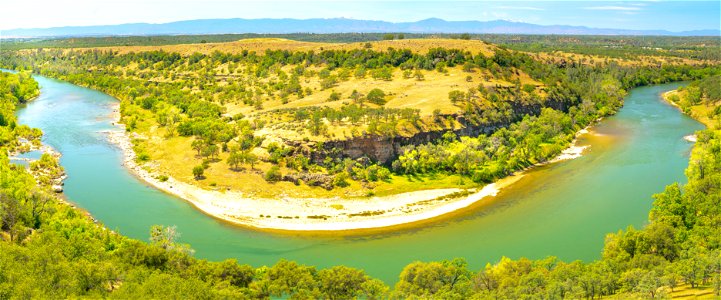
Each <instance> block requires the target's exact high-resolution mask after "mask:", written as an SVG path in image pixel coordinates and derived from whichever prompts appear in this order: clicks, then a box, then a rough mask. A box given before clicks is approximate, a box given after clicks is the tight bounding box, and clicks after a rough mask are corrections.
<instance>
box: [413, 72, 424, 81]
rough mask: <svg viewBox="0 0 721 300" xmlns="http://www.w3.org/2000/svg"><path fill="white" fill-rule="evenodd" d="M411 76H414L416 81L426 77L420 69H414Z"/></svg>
mask: <svg viewBox="0 0 721 300" xmlns="http://www.w3.org/2000/svg"><path fill="white" fill-rule="evenodd" d="M413 77H415V78H416V80H417V81H423V80H424V79H426V77H425V76H424V75H423V72H421V70H420V69H416V71H415V72H414V73H413Z"/></svg>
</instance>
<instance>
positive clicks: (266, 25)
mask: <svg viewBox="0 0 721 300" xmlns="http://www.w3.org/2000/svg"><path fill="white" fill-rule="evenodd" d="M352 32H365V33H378V32H404V33H506V34H577V35H668V36H719V35H721V30H718V29H709V30H693V31H679V32H673V31H667V30H630V29H608V28H590V27H584V26H567V25H536V24H529V23H521V22H511V21H503V20H496V21H485V22H484V21H446V20H442V19H436V18H431V19H426V20H421V21H417V22H400V23H393V22H386V21H369V20H354V19H345V18H333V19H303V20H300V19H206V20H190V21H179V22H172V23H164V24H149V23H133V24H121V25H101V26H68V27H53V28H30V29H24V28H23V29H11V30H3V31H0V37H3V38H10V37H79V36H132V35H179V34H229V33H271V34H272V33H276V34H277V33H352Z"/></svg>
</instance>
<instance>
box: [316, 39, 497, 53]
mask: <svg viewBox="0 0 721 300" xmlns="http://www.w3.org/2000/svg"><path fill="white" fill-rule="evenodd" d="M365 44H366V43H365V42H360V43H347V44H331V45H329V46H326V47H325V48H324V49H327V50H335V49H343V50H350V49H359V48H364V47H365ZM370 45H371V48H370V49H373V50H375V51H386V50H388V48H394V49H409V50H411V51H413V52H415V53H426V52H428V50H430V49H433V48H446V49H459V50H463V51H470V52H471V53H473V54H477V53H478V52H482V53H483V55H485V56H492V55H493V50H494V49H496V46H494V45H492V44H488V43H486V42H483V41H479V40H458V39H407V40H389V41H376V42H370Z"/></svg>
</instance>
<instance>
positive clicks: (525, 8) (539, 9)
mask: <svg viewBox="0 0 721 300" xmlns="http://www.w3.org/2000/svg"><path fill="white" fill-rule="evenodd" d="M496 8H500V9H520V10H535V11H542V10H545V9H543V8H540V7H532V6H498V7H496Z"/></svg>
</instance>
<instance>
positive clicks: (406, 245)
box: [18, 76, 702, 283]
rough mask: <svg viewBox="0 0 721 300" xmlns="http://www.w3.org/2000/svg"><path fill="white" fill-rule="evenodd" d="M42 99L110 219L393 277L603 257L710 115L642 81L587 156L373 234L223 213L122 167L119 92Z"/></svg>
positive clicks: (55, 132)
mask: <svg viewBox="0 0 721 300" xmlns="http://www.w3.org/2000/svg"><path fill="white" fill-rule="evenodd" d="M35 78H36V79H37V80H38V82H39V83H40V86H41V95H40V97H39V98H38V99H36V100H35V101H33V102H31V103H30V104H28V105H27V106H26V107H24V108H22V109H20V110H19V111H18V117H19V120H20V122H21V123H23V124H28V125H30V126H32V127H38V128H40V129H42V130H43V132H44V133H45V135H44V142H45V143H47V144H49V145H51V146H52V147H54V148H56V149H57V150H58V151H60V152H61V153H62V154H63V157H62V158H61V160H60V162H61V164H62V165H63V166H64V167H65V169H66V171H67V173H68V175H69V177H68V179H67V181H66V182H65V183H66V184H65V194H66V195H67V198H68V199H69V200H70V201H72V202H74V203H76V204H77V205H78V206H79V207H81V208H83V209H85V210H87V211H88V212H90V213H91V214H92V215H93V216H94V217H95V218H96V219H98V220H99V221H101V222H102V223H104V224H105V225H106V226H107V227H109V228H111V229H114V230H116V231H118V232H120V233H122V234H125V235H127V236H130V237H133V238H137V239H143V240H147V237H148V230H149V228H150V226H151V225H154V224H163V225H176V226H177V227H178V231H179V232H180V233H181V238H180V240H181V241H182V242H184V243H189V244H190V245H191V246H192V248H193V249H195V250H196V254H195V255H196V256H197V257H200V258H207V259H210V260H222V259H225V258H237V259H238V261H239V262H241V263H247V264H251V265H253V266H261V265H272V264H274V263H275V262H277V261H278V260H279V259H280V258H286V259H289V260H296V261H298V262H300V263H304V264H310V265H316V266H318V267H328V266H332V265H339V264H342V265H347V266H351V267H356V268H362V269H365V270H366V272H368V273H369V274H370V275H372V276H375V277H378V278H380V279H382V280H384V281H386V282H388V283H393V282H395V281H396V279H397V277H398V274H399V273H400V271H401V269H402V268H403V266H405V265H407V264H408V263H410V262H412V261H415V260H422V261H430V260H442V259H452V258H454V257H465V258H466V259H467V260H468V262H469V264H470V267H471V268H472V269H474V270H477V269H479V268H480V267H481V266H483V265H485V264H486V263H487V262H495V261H498V260H499V259H500V257H501V256H504V255H505V256H508V257H511V258H518V257H521V256H525V257H529V258H542V257H545V256H547V255H555V256H558V257H559V258H561V259H564V260H576V259H581V260H593V259H596V258H598V257H600V252H601V248H602V245H603V238H604V236H605V234H607V233H609V232H615V231H617V230H619V229H622V228H625V227H626V226H628V225H634V226H636V227H639V226H643V224H644V222H645V221H646V220H647V215H648V211H649V209H650V207H651V202H652V199H651V195H652V194H653V193H657V192H660V191H662V190H663V188H664V186H665V185H667V184H669V183H672V182H674V181H683V180H684V176H683V170H684V169H685V167H686V166H687V164H688V155H689V151H690V148H691V146H692V145H691V144H690V143H688V142H685V141H684V140H683V139H682V137H683V136H684V135H688V134H691V133H693V132H694V131H696V130H699V129H702V125H700V124H699V123H697V122H696V121H694V120H692V119H690V118H688V117H686V116H684V115H682V114H681V113H680V112H678V111H677V110H676V109H674V108H673V107H671V106H669V105H667V104H666V103H664V102H662V101H661V100H660V98H659V95H660V93H661V92H663V91H667V90H671V89H674V88H676V87H677V86H678V85H679V84H666V85H659V86H652V87H643V88H637V89H634V90H633V91H632V92H631V93H630V95H629V96H628V97H627V98H626V102H625V103H626V104H625V107H624V108H623V109H621V111H620V112H619V113H618V114H617V115H616V116H613V117H611V118H608V119H606V120H604V121H602V122H601V123H600V124H599V125H598V126H596V127H595V128H593V130H592V134H589V135H585V136H583V137H582V138H581V140H580V142H581V143H582V144H587V145H590V146H591V147H590V149H589V151H587V153H586V154H585V155H584V156H583V157H581V158H578V159H575V160H571V161H566V162H561V163H557V164H553V165H549V166H545V167H541V168H536V169H535V170H533V171H531V172H529V173H528V174H527V175H526V176H525V177H524V178H522V179H521V180H520V181H519V182H518V183H516V184H514V185H513V186H511V187H509V188H507V189H505V190H504V191H502V192H501V193H500V194H499V195H498V196H497V197H496V198H495V199H493V200H492V201H487V202H485V203H484V204H482V205H478V206H479V207H476V208H474V209H470V210H467V211H464V212H462V213H458V214H456V215H455V216H453V217H452V218H445V219H442V220H438V221H434V222H431V223H430V224H425V225H423V226H422V227H420V228H415V229H403V230H398V231H395V232H392V233H383V234H373V235H370V234H369V235H363V236H345V237H329V236H300V235H292V234H278V233H267V232H259V231H254V230H250V229H246V228H239V227H235V226H232V225H228V224H226V223H223V222H220V221H218V220H216V219H214V218H212V217H209V216H207V215H204V214H202V213H200V212H198V211H197V210H195V209H194V208H193V207H192V206H191V205H189V204H188V203H186V202H185V201H182V200H181V199H178V198H175V197H173V196H170V195H166V194H164V193H162V192H159V191H157V190H155V189H154V188H151V187H149V186H148V185H146V184H145V183H143V182H141V181H139V180H137V179H136V178H135V177H133V176H132V175H130V173H129V172H128V171H127V170H126V169H124V168H123V166H122V165H121V153H120V151H119V149H117V148H116V147H114V146H112V145H110V144H109V143H108V142H107V141H106V140H105V136H104V135H103V134H102V133H99V131H102V130H107V129H112V128H113V125H112V124H111V122H112V120H111V118H110V113H111V111H112V108H111V105H112V104H113V103H114V102H115V101H117V100H115V99H114V98H112V97H110V96H108V95H106V94H103V93H100V92H97V91H94V90H90V89H87V88H83V87H79V86H76V85H72V84H69V83H65V82H62V81H57V80H53V79H49V78H45V77H42V76H35Z"/></svg>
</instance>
